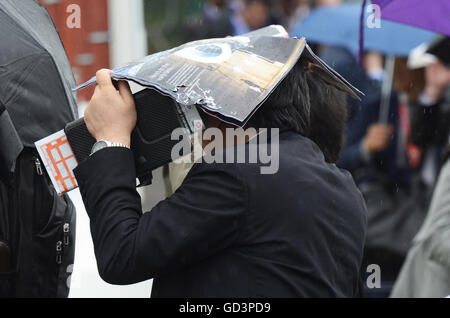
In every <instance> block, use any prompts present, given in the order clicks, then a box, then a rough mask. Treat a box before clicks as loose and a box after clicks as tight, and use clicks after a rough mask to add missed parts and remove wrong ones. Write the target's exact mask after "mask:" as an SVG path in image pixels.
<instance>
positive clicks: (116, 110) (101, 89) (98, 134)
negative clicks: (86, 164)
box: [84, 69, 137, 146]
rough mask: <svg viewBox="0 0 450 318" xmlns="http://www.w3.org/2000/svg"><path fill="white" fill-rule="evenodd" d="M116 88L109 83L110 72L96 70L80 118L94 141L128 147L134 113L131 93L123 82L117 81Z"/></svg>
mask: <svg viewBox="0 0 450 318" xmlns="http://www.w3.org/2000/svg"><path fill="white" fill-rule="evenodd" d="M118 87H119V90H116V88H115V87H114V85H113V83H112V79H111V71H110V70H105V69H103V70H100V71H98V72H97V87H96V88H95V92H94V95H93V96H92V99H91V101H90V102H89V105H88V106H87V108H86V111H85V113H84V121H85V122H86V126H87V128H88V130H89V132H90V133H91V135H92V136H93V137H94V138H95V139H96V140H97V141H99V140H107V141H110V142H116V143H121V144H125V145H127V146H130V144H131V132H132V131H133V129H134V127H135V126H136V120H137V114H136V106H135V104H134V99H133V95H132V93H131V90H130V87H129V85H128V83H127V82H125V81H120V82H119V85H118Z"/></svg>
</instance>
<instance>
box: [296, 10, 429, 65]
mask: <svg viewBox="0 0 450 318" xmlns="http://www.w3.org/2000/svg"><path fill="white" fill-rule="evenodd" d="M365 12H366V11H365ZM360 15H361V4H360V3H350V4H342V5H339V6H336V7H321V8H318V9H316V10H314V11H313V12H311V14H310V15H309V16H308V17H307V18H306V19H304V20H303V21H302V22H300V23H299V24H298V25H297V26H296V27H295V28H294V29H293V31H292V32H291V35H292V36H297V37H300V36H304V37H305V38H306V40H307V41H308V42H316V43H321V44H328V45H334V46H343V47H345V48H347V49H349V50H350V51H351V52H352V53H353V54H354V55H355V56H356V55H357V54H358V50H359V31H360V23H359V22H360ZM367 18H368V13H367V12H366V18H365V19H364V21H366V19H367ZM364 25H365V28H364V50H366V51H377V52H380V53H383V54H386V55H396V56H408V54H409V52H410V51H411V50H412V49H414V48H415V47H417V46H418V45H420V44H421V43H424V42H427V43H428V42H430V41H431V40H432V39H433V37H434V36H435V33H433V32H430V31H425V30H422V29H419V28H415V27H411V26H407V25H404V24H400V23H395V22H391V21H383V22H382V26H381V28H369V27H368V26H367V24H364Z"/></svg>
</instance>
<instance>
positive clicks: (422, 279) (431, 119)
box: [391, 37, 450, 297]
mask: <svg viewBox="0 0 450 318" xmlns="http://www.w3.org/2000/svg"><path fill="white" fill-rule="evenodd" d="M428 52H429V53H432V54H434V55H435V57H436V59H435V60H434V61H432V62H431V63H428V65H427V66H426V67H425V85H424V87H423V89H422V90H421V92H420V93H419V94H418V98H417V99H416V100H415V101H414V102H413V103H411V112H412V122H411V128H412V129H411V131H412V133H411V141H412V142H414V143H415V144H416V145H418V146H419V147H421V149H423V150H424V151H426V152H425V154H427V156H426V157H425V156H424V158H427V159H428V160H425V162H426V163H427V164H425V165H424V169H423V170H424V173H423V175H425V176H426V175H428V174H431V175H432V176H433V175H434V173H435V171H436V170H438V169H437V167H438V165H439V164H438V163H437V162H438V160H439V158H440V157H441V154H442V149H444V148H445V145H448V142H449V130H450V102H449V101H450V99H449V97H448V94H446V92H447V93H448V89H449V87H450V57H449V56H450V55H449V53H450V38H448V37H447V38H445V37H441V38H438V39H437V40H436V41H435V42H434V43H432V44H431V45H430V48H429V50H428ZM449 154H450V152H449V148H447V153H446V154H445V155H444V160H443V161H442V162H443V166H442V169H441V172H440V176H439V179H438V183H437V185H436V189H435V191H434V194H433V199H432V201H431V205H430V207H429V211H428V214H427V216H426V219H425V222H424V223H423V225H422V227H421V229H420V231H419V233H418V234H417V235H416V236H415V238H414V241H413V246H412V247H411V249H410V250H409V252H408V255H407V258H406V261H405V263H404V265H403V267H402V270H401V272H400V275H399V277H398V279H397V281H396V283H395V285H394V289H393V291H392V294H391V297H445V296H447V295H449V294H450V275H449V273H450V244H449V242H450V201H449V198H450V196H449V190H450V161H449V160H448V159H449ZM428 167H431V168H428ZM427 171H431V172H428V173H426V172H427Z"/></svg>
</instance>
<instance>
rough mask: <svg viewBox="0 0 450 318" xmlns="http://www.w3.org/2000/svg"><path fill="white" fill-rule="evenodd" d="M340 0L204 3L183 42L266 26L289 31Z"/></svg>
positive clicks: (211, 0) (216, 0) (220, 0)
mask: <svg viewBox="0 0 450 318" xmlns="http://www.w3.org/2000/svg"><path fill="white" fill-rule="evenodd" d="M342 2H346V1H343V0H273V1H272V0H207V1H205V5H204V7H203V11H202V13H201V14H200V15H195V16H192V17H190V19H188V21H187V25H186V29H185V40H197V39H205V38H214V37H225V36H233V35H240V34H243V33H247V32H249V31H251V30H256V29H259V28H261V27H264V26H267V25H270V24H280V25H283V26H284V27H285V28H286V30H288V31H290V30H292V29H293V27H294V26H295V25H296V24H297V23H299V22H300V21H301V20H302V19H303V18H305V17H306V16H308V14H309V12H310V11H311V10H312V9H314V8H316V7H319V6H332V5H338V4H340V3H342Z"/></svg>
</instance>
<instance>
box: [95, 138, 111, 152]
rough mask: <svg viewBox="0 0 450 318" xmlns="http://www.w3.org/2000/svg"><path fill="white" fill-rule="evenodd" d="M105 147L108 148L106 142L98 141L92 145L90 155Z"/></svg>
mask: <svg viewBox="0 0 450 318" xmlns="http://www.w3.org/2000/svg"><path fill="white" fill-rule="evenodd" d="M106 147H108V144H107V143H106V141H103V140H100V141H98V142H96V143H95V144H94V146H93V147H92V151H91V154H93V153H95V152H97V151H99V150H100V149H103V148H106Z"/></svg>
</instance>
